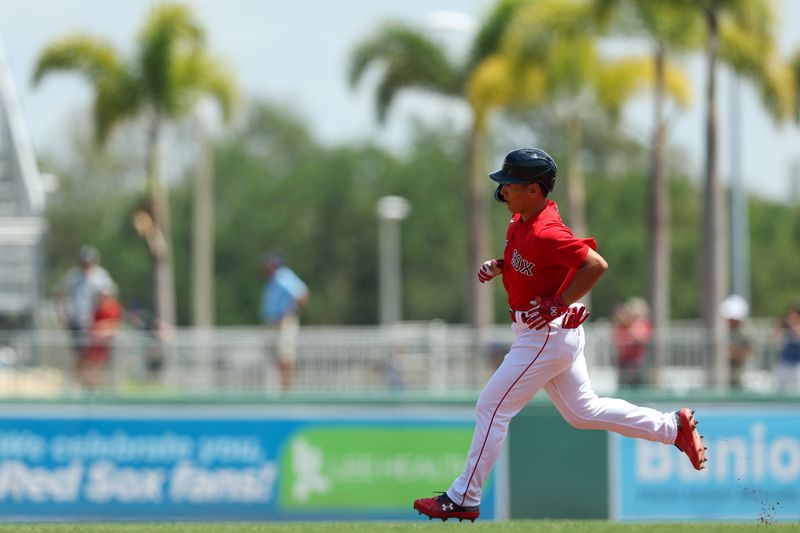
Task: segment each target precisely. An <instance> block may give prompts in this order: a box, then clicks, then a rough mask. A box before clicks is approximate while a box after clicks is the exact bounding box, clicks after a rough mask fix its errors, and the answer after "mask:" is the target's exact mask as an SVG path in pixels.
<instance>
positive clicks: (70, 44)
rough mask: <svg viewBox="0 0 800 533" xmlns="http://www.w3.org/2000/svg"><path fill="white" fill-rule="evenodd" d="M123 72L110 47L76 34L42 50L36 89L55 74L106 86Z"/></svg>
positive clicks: (99, 41)
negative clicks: (76, 75)
mask: <svg viewBox="0 0 800 533" xmlns="http://www.w3.org/2000/svg"><path fill="white" fill-rule="evenodd" d="M123 70H124V68H123V64H122V61H121V60H120V59H119V56H118V54H117V52H116V51H115V50H114V48H113V47H112V46H111V44H109V43H108V42H106V41H102V40H99V39H95V38H93V37H89V36H86V35H77V34H76V35H72V36H69V37H65V38H63V39H60V40H58V41H55V42H53V43H52V44H50V45H48V46H47V47H45V49H44V50H42V52H41V53H40V54H39V57H38V58H37V60H36V67H35V68H34V72H33V78H32V82H33V84H34V85H36V84H38V83H39V82H41V80H42V79H43V78H44V76H46V75H48V74H51V73H53V72H59V71H61V72H67V71H74V72H78V73H80V74H82V75H84V76H85V77H86V78H87V79H88V80H89V81H90V82H91V83H103V82H105V81H106V80H108V79H109V78H113V77H116V76H119V74H120V72H121V71H123Z"/></svg>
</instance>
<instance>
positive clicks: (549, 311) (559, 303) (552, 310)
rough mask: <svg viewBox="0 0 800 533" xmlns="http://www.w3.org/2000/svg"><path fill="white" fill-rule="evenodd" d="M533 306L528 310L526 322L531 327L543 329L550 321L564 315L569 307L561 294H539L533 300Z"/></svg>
mask: <svg viewBox="0 0 800 533" xmlns="http://www.w3.org/2000/svg"><path fill="white" fill-rule="evenodd" d="M531 303H532V304H533V307H532V308H531V309H530V311H528V313H527V315H528V318H527V319H525V323H526V324H528V327H529V328H530V329H542V328H543V327H545V326H546V325H547V324H548V322H550V321H551V320H555V319H556V318H558V317H560V316H561V315H563V314H564V313H565V312H566V311H567V309H568V307H567V304H566V303H564V299H563V298H562V297H561V296H549V297H547V298H542V297H541V296H537V297H536V298H534V299H533V300H531Z"/></svg>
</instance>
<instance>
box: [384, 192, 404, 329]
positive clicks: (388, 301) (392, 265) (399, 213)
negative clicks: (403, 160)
mask: <svg viewBox="0 0 800 533" xmlns="http://www.w3.org/2000/svg"><path fill="white" fill-rule="evenodd" d="M376 207H377V210H378V222H379V224H378V260H379V261H378V267H379V268H378V276H379V283H380V286H379V289H380V292H379V298H380V321H381V325H389V324H394V323H396V322H399V321H400V318H401V316H402V312H401V307H402V306H401V297H400V295H401V285H402V282H401V268H400V221H401V220H403V219H404V218H406V217H407V216H408V214H409V213H410V212H411V204H409V203H408V200H406V199H405V198H402V197H400V196H384V197H382V198H380V199H378V203H377V204H376Z"/></svg>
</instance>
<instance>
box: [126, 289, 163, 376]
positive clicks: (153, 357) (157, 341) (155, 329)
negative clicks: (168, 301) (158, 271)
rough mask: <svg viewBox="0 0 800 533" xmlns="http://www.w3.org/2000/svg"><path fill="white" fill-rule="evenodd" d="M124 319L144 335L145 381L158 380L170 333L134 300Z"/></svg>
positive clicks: (140, 303) (153, 315)
mask: <svg viewBox="0 0 800 533" xmlns="http://www.w3.org/2000/svg"><path fill="white" fill-rule="evenodd" d="M125 318H126V321H127V323H128V324H130V325H131V326H133V327H134V328H136V329H138V330H139V331H141V332H143V333H144V334H145V347H144V353H145V369H146V370H147V379H149V380H156V379H158V377H159V375H160V373H161V369H162V368H163V366H164V355H163V346H164V344H163V343H164V341H165V340H167V339H168V338H169V336H170V334H171V331H169V330H167V329H166V328H164V327H162V325H161V322H160V321H159V320H158V319H157V318H156V316H155V314H153V313H152V312H151V311H150V310H148V309H147V308H146V307H145V306H144V305H143V304H142V302H140V301H138V300H134V301H133V302H132V303H131V304H130V306H129V307H128V309H127V311H126V313H125Z"/></svg>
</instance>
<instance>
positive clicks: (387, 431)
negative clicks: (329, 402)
mask: <svg viewBox="0 0 800 533" xmlns="http://www.w3.org/2000/svg"><path fill="white" fill-rule="evenodd" d="M471 438H472V428H471V427H464V428H453V427H436V426H413V427H398V426H386V427H381V426H371V427H364V426H358V427H349V428H348V427H344V428H343V427H335V428H334V427H331V428H320V427H314V428H309V429H306V430H300V431H298V432H297V433H295V434H294V435H293V436H292V438H291V439H290V440H289V442H288V445H287V447H286V448H285V449H284V450H283V454H282V457H281V469H280V471H281V486H280V501H281V505H282V506H283V507H284V508H291V509H293V510H300V509H330V508H340V507H347V508H353V507H358V508H364V507H369V508H374V509H376V510H377V509H383V510H385V509H392V508H406V507H408V506H409V505H410V504H411V501H412V500H413V499H414V498H419V497H424V496H426V495H432V492H433V491H434V490H445V489H447V488H448V487H449V486H450V483H452V481H453V479H454V478H455V477H456V476H457V475H458V474H460V473H461V470H462V469H463V468H464V461H465V459H466V454H467V450H468V447H469V443H470V440H471ZM485 488H488V487H485Z"/></svg>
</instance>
